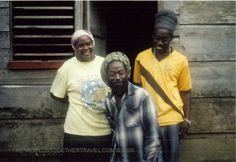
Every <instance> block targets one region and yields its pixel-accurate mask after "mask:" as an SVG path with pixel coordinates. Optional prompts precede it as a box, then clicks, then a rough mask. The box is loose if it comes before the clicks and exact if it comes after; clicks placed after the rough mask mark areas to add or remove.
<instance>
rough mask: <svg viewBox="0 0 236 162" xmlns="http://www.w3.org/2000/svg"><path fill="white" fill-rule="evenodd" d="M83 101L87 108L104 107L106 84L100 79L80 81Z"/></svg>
mask: <svg viewBox="0 0 236 162" xmlns="http://www.w3.org/2000/svg"><path fill="white" fill-rule="evenodd" d="M80 85H83V86H81V88H80V90H81V98H80V100H81V102H82V103H84V107H85V108H89V109H91V108H92V109H104V98H105V95H106V90H105V85H104V83H103V82H102V81H101V80H100V79H92V80H85V81H81V82H80Z"/></svg>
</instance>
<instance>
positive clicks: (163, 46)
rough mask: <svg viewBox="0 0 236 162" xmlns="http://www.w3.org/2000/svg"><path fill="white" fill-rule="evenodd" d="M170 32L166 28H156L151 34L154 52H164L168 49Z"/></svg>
mask: <svg viewBox="0 0 236 162" xmlns="http://www.w3.org/2000/svg"><path fill="white" fill-rule="evenodd" d="M171 39H172V37H171V33H170V32H169V31H168V30H167V29H162V28H160V29H156V30H155V32H154V35H153V45H154V48H155V49H156V54H166V53H168V51H169V46H170V42H171Z"/></svg>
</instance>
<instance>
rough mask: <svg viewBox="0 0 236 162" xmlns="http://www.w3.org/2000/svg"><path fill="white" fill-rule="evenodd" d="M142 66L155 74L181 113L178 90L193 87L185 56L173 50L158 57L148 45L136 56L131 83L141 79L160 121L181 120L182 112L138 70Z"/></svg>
mask: <svg viewBox="0 0 236 162" xmlns="http://www.w3.org/2000/svg"><path fill="white" fill-rule="evenodd" d="M141 68H145V69H146V70H147V71H148V72H149V73H150V74H151V75H152V76H153V77H154V79H155V81H156V82H157V83H158V84H159V85H160V87H161V88H162V89H163V90H164V92H165V93H166V94H167V96H168V97H169V98H170V100H171V101H172V102H173V103H174V104H175V105H176V106H177V107H178V108H179V110H180V111H181V112H182V113H183V102H182V99H181V97H180V93H179V92H180V91H188V90H191V88H192V81H191V76H190V69H189V64H188V60H187V58H186V57H185V56H184V55H182V54H181V53H179V52H177V51H175V50H173V52H172V53H171V54H170V55H169V56H167V57H166V58H164V59H163V60H161V61H158V60H157V59H156V58H155V56H154V54H153V52H152V49H151V48H149V49H147V50H145V51H143V52H141V53H140V54H139V55H138V56H137V58H136V60H135V66H134V83H137V84H140V83H141V84H142V87H143V88H144V89H146V90H147V91H148V93H149V94H150V96H151V97H152V100H153V101H154V103H155V105H156V108H157V112H158V122H159V125H160V126H165V125H172V124H177V123H180V122H182V121H183V118H182V116H181V115H180V114H179V113H178V112H177V111H176V110H174V109H173V108H172V107H171V106H170V105H168V104H167V103H166V102H165V101H164V100H163V99H162V98H161V97H160V96H159V95H158V94H157V93H156V91H155V90H154V89H153V88H152V87H151V85H150V84H149V83H148V82H147V78H145V77H144V76H143V75H142V74H141V73H140V70H142V69H141Z"/></svg>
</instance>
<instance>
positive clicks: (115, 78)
mask: <svg viewBox="0 0 236 162" xmlns="http://www.w3.org/2000/svg"><path fill="white" fill-rule="evenodd" d="M108 82H109V85H110V87H111V89H112V92H113V93H114V95H116V96H123V95H124V93H125V92H126V90H127V86H128V76H127V71H126V69H125V67H124V65H123V63H122V62H120V61H113V62H111V63H110V64H109V65H108Z"/></svg>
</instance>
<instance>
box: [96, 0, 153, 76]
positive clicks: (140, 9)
mask: <svg viewBox="0 0 236 162" xmlns="http://www.w3.org/2000/svg"><path fill="white" fill-rule="evenodd" d="M96 3H97V4H96V5H98V7H99V9H100V10H101V12H104V13H105V19H106V33H107V52H108V53H110V52H112V51H117V50H118V51H123V52H124V53H125V54H127V56H128V57H129V60H130V62H131V66H132V70H131V71H133V66H134V61H135V58H136V56H137V54H138V53H139V52H141V51H143V50H145V49H147V48H150V47H151V46H152V32H153V21H154V15H155V14H156V12H157V1H110V2H108V1H106V2H96ZM131 80H132V74H131Z"/></svg>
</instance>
